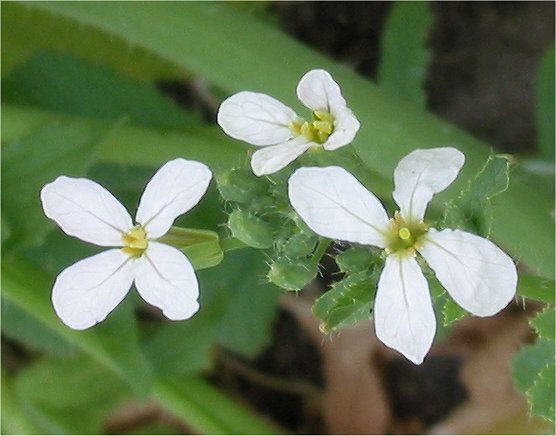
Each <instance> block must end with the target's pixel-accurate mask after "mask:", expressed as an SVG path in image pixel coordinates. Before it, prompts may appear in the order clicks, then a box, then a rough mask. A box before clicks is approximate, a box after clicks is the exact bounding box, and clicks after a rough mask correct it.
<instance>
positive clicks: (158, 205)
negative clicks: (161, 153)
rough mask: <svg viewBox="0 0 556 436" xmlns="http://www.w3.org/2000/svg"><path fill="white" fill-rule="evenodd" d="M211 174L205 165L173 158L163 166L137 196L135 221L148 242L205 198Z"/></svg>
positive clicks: (162, 233)
mask: <svg viewBox="0 0 556 436" xmlns="http://www.w3.org/2000/svg"><path fill="white" fill-rule="evenodd" d="M211 177H212V173H211V172H210V170H209V169H208V167H207V166H206V165H205V164H202V163H201V162H197V161H194V160H186V159H174V160H171V161H169V162H167V163H165V164H164V165H163V166H162V167H161V168H160V169H159V170H158V171H157V172H156V174H155V175H154V176H153V178H152V179H151V180H150V181H149V183H148V184H147V186H146V187H145V191H144V192H143V195H142V196H141V201H140V202H139V208H138V209H137V217H136V221H137V222H138V223H139V224H141V225H142V226H143V227H144V229H145V230H146V232H147V237H148V238H149V239H152V238H158V237H160V236H162V235H164V234H165V233H166V232H167V231H168V230H169V229H170V227H171V226H172V223H173V222H174V220H175V219H176V218H177V217H178V216H179V215H182V214H183V213H185V212H187V211H188V210H190V209H191V208H192V207H193V206H195V205H196V204H197V203H198V202H199V201H200V200H201V198H202V197H203V195H205V192H206V191H207V188H208V185H209V183H210V179H211Z"/></svg>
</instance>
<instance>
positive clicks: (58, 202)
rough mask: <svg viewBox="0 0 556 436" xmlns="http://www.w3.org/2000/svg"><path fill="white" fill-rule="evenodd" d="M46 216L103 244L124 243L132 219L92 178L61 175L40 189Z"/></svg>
mask: <svg viewBox="0 0 556 436" xmlns="http://www.w3.org/2000/svg"><path fill="white" fill-rule="evenodd" d="M41 201H42V207H43V209H44V213H45V214H46V216H47V217H48V218H50V219H52V220H54V221H55V222H56V224H58V225H59V226H60V228H61V229H62V230H63V231H64V232H66V233H67V234H68V235H70V236H75V237H76V238H79V239H81V240H83V241H86V242H91V243H93V244H96V245H100V246H103V247H114V246H121V245H123V243H122V235H123V234H124V233H125V232H127V231H128V230H129V229H130V228H131V226H132V221H131V217H130V216H129V213H128V212H127V210H126V209H125V207H124V206H122V204H121V203H120V202H119V201H118V200H116V198H114V196H113V195H112V194H111V193H110V192H108V191H107V190H106V189H105V188H103V187H102V186H100V185H99V184H98V183H96V182H93V181H92V180H89V179H75V178H72V177H66V176H61V177H58V178H57V179H56V180H54V181H53V182H52V183H48V184H47V185H45V186H44V187H43V188H42V190H41Z"/></svg>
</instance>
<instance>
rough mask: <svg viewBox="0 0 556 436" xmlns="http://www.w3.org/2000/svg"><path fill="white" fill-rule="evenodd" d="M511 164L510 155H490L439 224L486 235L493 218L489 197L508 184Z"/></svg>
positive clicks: (451, 203) (450, 204) (499, 191)
mask: <svg viewBox="0 0 556 436" xmlns="http://www.w3.org/2000/svg"><path fill="white" fill-rule="evenodd" d="M513 163H514V161H513V159H512V157H511V156H510V155H507V154H491V155H490V156H489V157H488V159H487V161H486V162H485V164H484V166H483V168H482V169H481V170H480V171H479V172H478V173H477V175H476V176H475V177H473V179H471V180H470V181H469V182H468V184H467V187H466V188H465V189H464V190H463V191H462V192H461V193H460V195H459V196H458V198H457V199H456V200H454V201H452V202H450V203H449V204H448V205H447V207H446V210H445V213H444V217H443V220H442V225H443V226H444V227H451V228H453V227H459V228H466V229H470V230H473V231H479V232H480V233H482V234H483V235H486V236H488V235H489V234H490V233H491V228H492V223H493V220H494V216H493V212H492V200H493V198H495V197H496V196H497V195H500V194H501V193H503V192H505V191H506V190H507V189H508V187H509V186H510V169H511V165H512V164H513Z"/></svg>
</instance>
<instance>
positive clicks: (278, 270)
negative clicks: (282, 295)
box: [267, 258, 318, 291]
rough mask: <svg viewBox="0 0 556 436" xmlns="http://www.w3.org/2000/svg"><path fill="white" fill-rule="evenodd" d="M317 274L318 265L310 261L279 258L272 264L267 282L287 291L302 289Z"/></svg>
mask: <svg viewBox="0 0 556 436" xmlns="http://www.w3.org/2000/svg"><path fill="white" fill-rule="evenodd" d="M317 273H318V265H316V264H315V263H314V262H312V261H311V260H305V261H304V260H295V261H291V260H287V259H285V258H280V259H277V260H275V261H274V262H272V265H271V266H270V270H269V271H268V275H267V277H268V280H269V281H270V282H271V283H274V284H275V285H276V286H279V287H281V288H283V289H287V290H288V291H298V290H300V289H302V288H304V287H305V286H306V285H307V284H308V283H309V282H310V281H311V280H313V279H314V278H315V277H316V275H317Z"/></svg>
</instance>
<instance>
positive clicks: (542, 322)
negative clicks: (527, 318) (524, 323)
mask: <svg viewBox="0 0 556 436" xmlns="http://www.w3.org/2000/svg"><path fill="white" fill-rule="evenodd" d="M531 325H532V326H533V327H534V328H535V330H536V332H537V334H538V335H539V337H540V338H542V339H548V340H551V341H554V307H546V308H545V309H544V310H543V311H542V312H541V313H539V314H538V315H537V316H535V318H533V319H532V320H531Z"/></svg>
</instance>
